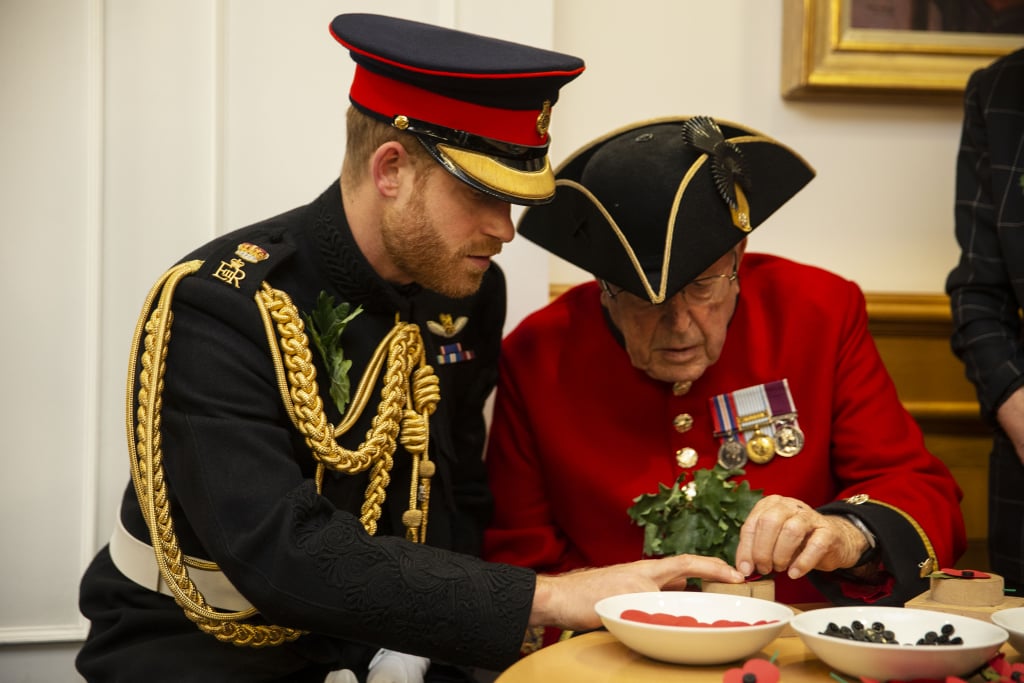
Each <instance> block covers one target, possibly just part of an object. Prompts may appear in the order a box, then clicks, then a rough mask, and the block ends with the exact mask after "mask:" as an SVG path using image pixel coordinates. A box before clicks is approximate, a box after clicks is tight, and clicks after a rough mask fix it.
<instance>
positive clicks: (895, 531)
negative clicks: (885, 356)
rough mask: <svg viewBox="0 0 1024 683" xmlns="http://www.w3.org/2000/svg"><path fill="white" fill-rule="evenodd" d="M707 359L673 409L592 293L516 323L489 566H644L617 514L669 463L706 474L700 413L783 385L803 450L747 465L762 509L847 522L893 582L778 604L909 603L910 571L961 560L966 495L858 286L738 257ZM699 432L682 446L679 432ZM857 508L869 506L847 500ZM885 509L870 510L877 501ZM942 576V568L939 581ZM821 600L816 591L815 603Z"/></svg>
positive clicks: (805, 590)
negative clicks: (889, 362)
mask: <svg viewBox="0 0 1024 683" xmlns="http://www.w3.org/2000/svg"><path fill="white" fill-rule="evenodd" d="M739 272H740V285H741V293H740V295H739V300H738V303H737V307H736V312H735V314H734V316H733V319H732V321H731V323H730V326H729V333H728V338H727V340H726V343H725V347H724V349H723V352H722V356H721V358H720V359H719V360H718V362H717V363H716V364H715V365H713V366H711V367H710V368H708V370H707V371H706V372H705V374H704V375H703V376H702V377H701V378H700V379H698V380H697V381H696V382H694V383H693V386H692V388H691V389H690V391H689V392H688V393H687V394H686V395H684V396H674V395H673V394H672V390H671V385H670V384H668V383H665V382H659V381H656V380H653V379H651V378H649V377H648V376H647V375H646V374H645V373H643V372H642V371H640V370H637V369H636V368H634V367H633V366H632V365H631V364H630V361H629V358H628V356H627V355H626V353H625V351H624V350H623V348H622V346H621V344H620V343H619V341H618V340H617V338H616V334H617V333H615V332H613V328H612V327H611V325H610V322H609V321H608V320H607V319H606V317H605V315H604V314H603V312H602V311H603V309H602V307H601V304H600V301H599V289H598V286H597V284H596V283H595V282H590V283H586V284H583V285H580V286H578V287H575V288H574V289H572V290H570V291H568V292H566V293H565V294H564V295H563V296H561V297H559V298H558V299H557V300H556V301H554V302H552V303H551V304H550V305H548V306H547V307H545V308H543V309H541V310H540V311H537V312H536V313H534V314H533V315H531V316H530V317H528V318H527V319H526V320H524V321H523V322H522V323H521V324H520V325H519V326H518V328H517V329H515V330H514V331H513V332H512V333H511V334H510V335H509V336H508V337H507V338H506V339H505V341H504V343H503V347H502V360H501V371H500V377H499V383H498V392H497V398H496V403H495V412H494V419H493V424H492V427H491V432H490V437H489V438H490V442H489V447H488V452H487V465H488V476H489V480H490V485H491V489H492V491H493V493H494V498H495V516H494V520H493V522H492V525H491V527H490V529H489V530H488V531H487V534H486V538H485V544H484V553H485V557H487V558H488V559H490V560H494V561H501V562H508V563H513V564H520V565H524V566H528V567H532V568H534V569H536V570H538V571H540V572H546V573H557V572H563V571H566V570H570V569H574V568H578V567H584V566H598V565H608V564H613V563H618V562H626V561H630V560H636V559H640V558H641V556H642V548H643V530H642V529H641V528H640V527H637V526H635V525H633V524H632V523H631V521H630V519H629V517H628V516H627V514H626V509H627V508H628V507H629V506H630V505H631V504H632V502H633V499H634V498H636V497H637V496H639V495H640V494H643V493H653V492H655V491H656V490H657V488H658V484H659V483H665V484H671V483H672V482H673V481H674V480H675V479H676V477H677V476H678V475H679V474H680V472H681V471H682V470H681V469H680V467H679V465H677V464H676V451H677V450H679V449H681V448H683V447H687V446H688V447H691V448H694V449H696V450H697V452H698V454H699V461H698V463H697V465H696V468H695V469H699V468H711V467H713V466H714V464H715V461H716V458H717V453H718V447H719V443H720V442H719V440H718V439H717V438H715V437H714V436H713V435H712V432H713V424H712V418H711V413H710V411H709V400H708V399H709V398H710V397H712V396H715V395H717V394H722V393H726V392H732V391H735V390H737V389H743V388H745V387H749V386H752V385H757V384H762V383H766V382H771V381H774V380H781V379H788V381H789V387H790V391H791V393H792V396H793V401H794V403H795V406H796V409H797V411H798V413H799V423H800V426H801V428H802V429H803V431H804V433H805V436H806V443H805V445H804V448H803V450H802V451H801V452H800V453H799V454H798V455H796V456H794V457H791V458H783V457H779V456H776V457H775V458H773V459H772V460H771V461H770V462H768V463H766V464H763V465H758V464H755V463H753V462H750V463H748V464H747V465H746V467H745V469H746V475H745V478H746V479H747V480H749V482H750V485H751V487H752V488H754V489H763V490H764V492H765V494H766V495H767V494H772V493H775V494H780V495H784V496H791V497H794V498H799V499H801V500H803V501H805V502H806V503H808V504H810V505H811V506H813V507H815V508H817V509H819V510H821V511H823V512H829V513H853V514H856V515H857V516H858V517H859V518H860V519H862V520H863V521H864V522H865V523H866V525H867V526H868V528H870V529H871V531H872V532H874V534H875V535H876V537H877V538H878V542H879V546H880V548H881V549H882V560H883V564H884V566H885V568H886V570H887V572H888V573H889V574H891V575H892V577H893V579H894V581H892V582H890V583H889V584H888V585H887V586H885V587H884V588H883V589H882V590H880V591H879V590H875V589H871V590H868V591H866V593H860V597H859V598H854V597H852V596H854V595H858V593H859V592H858V591H857V590H856V589H855V587H851V584H850V583H849V582H848V580H847V579H846V578H845V577H844V576H843V575H841V574H840V573H831V574H824V573H822V572H812V574H811V579H812V581H813V582H814V584H815V585H812V581H808V580H807V579H801V580H798V581H791V580H789V579H788V578H786V577H785V576H776V577H775V579H776V599H778V600H780V601H782V602H789V603H799V602H814V601H821V600H822V592H823V593H824V594H825V596H826V597H827V598H828V599H830V600H832V601H834V602H851V601H857V600H858V599H868V600H870V601H877V602H878V603H880V604H899V605H901V604H903V603H904V602H905V601H906V600H909V599H910V598H912V597H914V596H915V595H917V594H919V593H920V592H922V591H924V590H926V589H927V582H926V580H925V579H924V578H922V574H927V572H928V570H929V569H930V568H931V567H932V565H931V564H930V563H929V564H923V563H926V562H928V560H929V557H930V555H933V556H934V557H933V560H934V562H937V563H938V565H939V566H942V567H945V566H952V564H953V563H954V562H955V560H956V559H957V558H958V557H959V556H960V555H961V554H962V552H963V550H964V548H965V538H964V525H963V518H962V515H961V512H960V507H959V501H960V498H961V492H960V489H959V487H958V486H957V484H956V482H955V481H954V479H953V477H952V475H951V474H950V472H949V470H948V469H947V468H946V466H945V465H944V464H943V463H942V462H941V461H940V460H938V459H937V458H936V457H934V456H933V455H931V454H930V453H929V452H928V451H927V450H926V449H925V445H924V441H923V438H922V435H921V431H920V429H919V428H918V426H917V424H916V423H915V422H914V420H913V418H912V417H911V416H910V415H909V414H908V413H907V412H906V410H905V409H904V408H903V406H902V405H901V404H900V401H899V398H898V397H897V394H896V389H895V386H894V385H893V382H892V380H891V378H890V377H889V375H888V373H887V371H886V369H885V367H884V365H883V364H882V360H881V358H880V356H879V354H878V351H877V349H876V347H875V344H874V342H873V340H872V338H871V337H870V335H869V333H868V325H867V322H868V321H867V312H866V308H865V302H864V296H863V294H862V292H861V291H860V289H859V288H858V287H857V285H856V284H854V283H852V282H849V281H847V280H844V279H842V278H840V277H838V276H836V275H833V274H831V273H828V272H826V271H824V270H821V269H818V268H814V267H809V266H805V265H801V264H797V263H794V262H792V261H787V260H784V259H781V258H778V257H774V256H768V255H764V254H747V255H746V256H745V258H744V259H743V261H742V264H741V267H740V271H739ZM684 413H685V414H689V415H690V416H691V417H692V418H693V427H692V428H691V429H690V430H689V431H686V432H679V431H677V430H676V428H675V426H674V424H673V419H674V418H675V417H676V416H678V415H681V414H684ZM859 494H867V496H869V497H870V499H869V501H868V502H867V503H863V504H853V503H851V502H846V500H845V499H847V498H850V497H853V496H858V495H859ZM879 503H881V504H879ZM935 568H936V569H937V568H938V567H935ZM816 587H817V589H820V591H822V592H819V590H816Z"/></svg>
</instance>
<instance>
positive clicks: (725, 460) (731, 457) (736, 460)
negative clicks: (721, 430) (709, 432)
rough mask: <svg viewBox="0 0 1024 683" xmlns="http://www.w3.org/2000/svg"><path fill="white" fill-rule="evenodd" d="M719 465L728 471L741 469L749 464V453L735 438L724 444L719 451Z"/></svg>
mask: <svg viewBox="0 0 1024 683" xmlns="http://www.w3.org/2000/svg"><path fill="white" fill-rule="evenodd" d="M718 464H719V465H721V466H722V467H724V468H725V469H727V470H735V469H739V468H740V467H743V466H744V465H746V464H747V452H746V451H745V450H743V445H742V444H741V443H740V442H739V441H737V440H736V438H735V437H730V438H728V439H726V440H725V441H723V442H722V445H721V447H719V449H718Z"/></svg>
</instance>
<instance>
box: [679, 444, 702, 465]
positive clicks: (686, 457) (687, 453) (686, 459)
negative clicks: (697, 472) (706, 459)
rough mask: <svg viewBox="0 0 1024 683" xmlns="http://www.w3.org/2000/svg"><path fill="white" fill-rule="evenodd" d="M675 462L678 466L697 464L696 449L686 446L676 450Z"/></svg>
mask: <svg viewBox="0 0 1024 683" xmlns="http://www.w3.org/2000/svg"><path fill="white" fill-rule="evenodd" d="M676 464H677V465H679V466H680V467H685V468H689V467H693V466H694V465H696V464H697V451H695V450H694V449H692V448H690V447H689V446H687V447H686V448H680V449H679V450H678V451H676Z"/></svg>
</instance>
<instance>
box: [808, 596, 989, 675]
mask: <svg viewBox="0 0 1024 683" xmlns="http://www.w3.org/2000/svg"><path fill="white" fill-rule="evenodd" d="M855 620H856V621H860V622H861V623H862V624H865V625H866V626H870V625H871V624H874V623H875V622H877V621H880V622H882V623H883V624H884V625H885V627H886V629H887V630H890V631H892V632H893V633H894V634H895V636H896V641H897V642H898V643H899V644H898V645H893V644H882V643H869V642H860V641H855V640H846V639H844V638H837V637H835V636H827V635H823V632H824V631H825V630H826V628H827V627H828V624H829V622H831V623H834V624H836V625H837V626H840V627H842V626H850V625H851V624H852V623H853V622H854V621H855ZM944 624H951V625H952V626H953V628H954V632H953V636H960V638H962V639H963V645H917V644H916V643H917V641H918V640H919V639H920V638H922V637H923V636H924V635H925V634H926V633H928V632H929V631H935V632H936V633H939V632H941V629H942V626H943V625H944ZM790 625H791V626H792V627H793V630H794V631H796V632H797V633H798V634H799V635H800V637H801V638H802V639H803V641H804V644H805V645H807V647H808V648H809V649H810V650H811V652H813V653H814V654H815V655H817V657H818V659H820V660H821V661H823V662H824V663H825V664H827V665H828V666H830V667H832V668H834V669H836V670H837V671H839V672H841V673H845V674H849V675H851V676H859V677H861V678H874V679H876V680H879V681H886V680H911V679H917V678H940V679H941V678H945V677H947V676H962V675H964V674H969V673H971V672H972V671H974V670H975V669H977V668H979V667H980V666H982V665H983V664H984V663H985V662H987V661H988V660H989V659H991V658H992V657H993V656H994V655H995V654H996V653H997V652H999V648H1000V647H1001V646H1002V645H1003V643H1005V642H1006V638H1007V633H1006V631H1005V630H1004V629H1003V628H1001V627H999V626H996V625H994V624H990V623H989V622H987V621H982V620H980V619H972V618H970V617H964V616H960V615H958V614H945V613H943V612H935V611H931V610H921V609H910V608H906V607H871V606H863V607H826V608H823V609H815V610H810V611H807V612H804V613H802V614H798V615H797V616H795V617H794V618H793V619H792V621H790Z"/></svg>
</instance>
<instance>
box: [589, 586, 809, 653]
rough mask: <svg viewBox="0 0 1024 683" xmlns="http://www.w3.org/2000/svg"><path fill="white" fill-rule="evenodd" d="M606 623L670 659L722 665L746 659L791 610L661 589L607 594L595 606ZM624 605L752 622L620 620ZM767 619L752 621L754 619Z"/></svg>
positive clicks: (643, 649) (642, 649)
mask: <svg viewBox="0 0 1024 683" xmlns="http://www.w3.org/2000/svg"><path fill="white" fill-rule="evenodd" d="M594 609H595V610H596V611H597V614H598V615H599V616H600V617H601V621H602V622H603V623H604V626H605V628H607V629H608V631H609V632H610V633H611V634H612V635H613V636H615V637H616V638H618V639H619V641H621V642H622V644H623V645H625V646H626V647H628V648H630V649H631V650H635V651H636V652H639V653H640V654H642V655H646V656H648V657H651V658H653V659H658V660H661V661H663V662H671V663H673V664H724V663H726V662H732V661H736V660H737V659H747V658H749V657H751V656H753V655H754V654H755V653H757V652H758V651H760V650H761V648H763V647H764V646H765V645H767V644H768V643H770V642H772V641H773V640H775V638H776V637H777V636H778V635H779V633H780V632H781V631H782V629H783V628H785V626H786V624H787V623H789V620H790V619H792V618H793V610H791V609H790V608H788V607H786V606H785V605H781V604H779V603H777V602H770V601H768V600H761V599H758V598H751V597H746V596H740V595H724V594H720V593H698V592H693V591H661V592H653V593H629V594H626V595H616V596H614V597H611V598H605V599H604V600H601V601H599V602H598V603H597V604H596V605H594ZM624 610H641V611H643V612H647V613H649V614H656V613H662V614H671V615H673V616H677V617H678V616H690V617H694V618H695V619H696V620H697V621H699V622H701V623H704V624H712V623H714V622H715V621H717V620H720V619H728V620H730V621H743V622H747V623H748V624H752V625H750V626H660V625H657V624H648V623H643V622H639V621H633V620H630V619H623V618H622V616H621V615H622V612H623V611H624ZM758 621H768V622H770V623H767V624H757V625H753V624H754V622H758Z"/></svg>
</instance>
